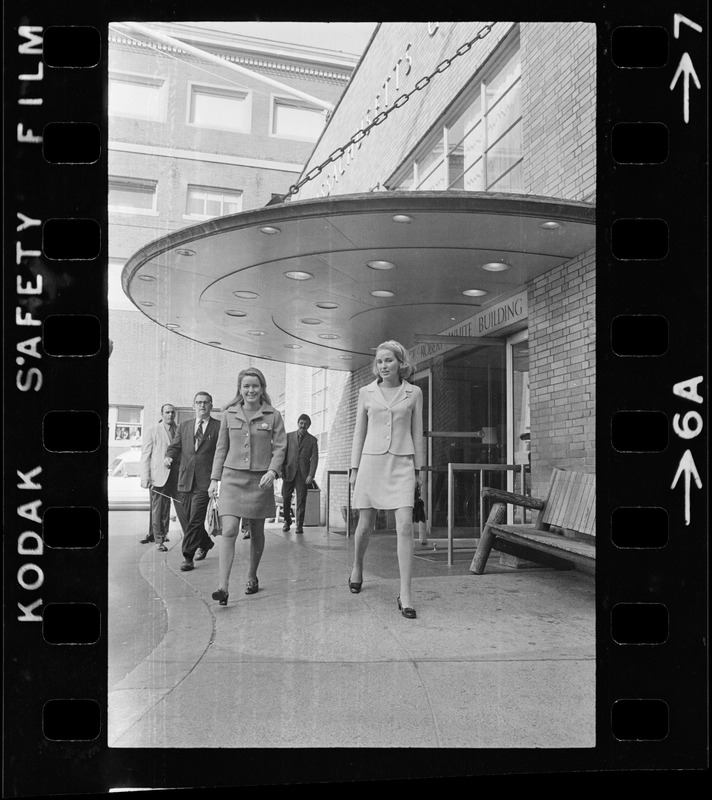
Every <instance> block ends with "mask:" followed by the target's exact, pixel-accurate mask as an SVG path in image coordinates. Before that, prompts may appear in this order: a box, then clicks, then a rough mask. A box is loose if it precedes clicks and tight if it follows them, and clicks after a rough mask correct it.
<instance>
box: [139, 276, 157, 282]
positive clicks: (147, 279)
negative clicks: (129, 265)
mask: <svg viewBox="0 0 712 800" xmlns="http://www.w3.org/2000/svg"><path fill="white" fill-rule="evenodd" d="M138 279H139V280H140V281H155V280H156V279H155V278H154V277H153V275H139V276H138Z"/></svg>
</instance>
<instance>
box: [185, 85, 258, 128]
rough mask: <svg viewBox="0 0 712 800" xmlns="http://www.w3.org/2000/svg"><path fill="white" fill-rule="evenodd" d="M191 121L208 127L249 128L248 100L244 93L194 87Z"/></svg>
mask: <svg viewBox="0 0 712 800" xmlns="http://www.w3.org/2000/svg"><path fill="white" fill-rule="evenodd" d="M190 121H191V122H193V123H194V124H196V125H205V126H206V127H215V128H229V129H230V130H236V131H245V130H246V129H247V102H246V98H245V96H244V95H241V94H228V93H220V92H212V91H208V90H207V89H206V90H202V89H193V93H192V96H191V108H190Z"/></svg>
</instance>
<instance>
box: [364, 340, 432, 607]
mask: <svg viewBox="0 0 712 800" xmlns="http://www.w3.org/2000/svg"><path fill="white" fill-rule="evenodd" d="M373 373H374V375H375V376H376V380H375V381H373V383H369V384H368V386H364V387H363V388H362V389H361V390H360V391H359V395H358V408H357V411H356V428H355V431H354V441H353V448H352V451H351V474H350V482H351V484H352V486H353V487H354V494H353V501H352V505H353V507H354V508H358V509H359V520H358V526H357V528H356V536H355V544H354V564H353V568H352V570H351V575H350V577H349V589H350V590H351V592H352V593H353V594H358V593H359V592H360V591H361V584H362V583H363V558H364V555H365V554H366V548H367V547H368V541H369V538H370V535H371V531H372V530H373V527H374V524H375V521H376V509H379V508H380V509H395V512H396V534H397V543H398V544H397V546H398V567H399V570H400V595H399V596H398V600H397V603H398V609H399V611H400V612H401V614H403V616H404V617H407V618H408V619H415V617H416V613H415V609H414V608H413V604H412V602H411V594H410V583H411V576H412V573H413V503H414V499H415V487H416V484H417V485H418V486H420V490H421V492H422V491H423V482H424V477H425V476H424V473H422V472H421V471H420V468H421V466H422V465H423V393H422V392H421V391H420V388H419V387H418V386H414V385H413V384H411V383H408V382H407V380H406V379H407V378H409V377H410V376H411V375H412V373H413V367H412V365H411V363H410V359H409V357H408V351H407V350H406V349H405V347H403V345H402V344H400V343H399V342H396V341H393V340H391V341H388V342H383V344H381V345H379V346H378V349H377V351H376V357H375V358H374V361H373Z"/></svg>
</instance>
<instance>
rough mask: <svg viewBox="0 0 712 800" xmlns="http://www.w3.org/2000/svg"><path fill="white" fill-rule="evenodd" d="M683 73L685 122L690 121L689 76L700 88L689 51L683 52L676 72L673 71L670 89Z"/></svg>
mask: <svg viewBox="0 0 712 800" xmlns="http://www.w3.org/2000/svg"><path fill="white" fill-rule="evenodd" d="M681 73H684V75H685V77H684V78H683V84H682V85H683V95H682V98H683V117H684V120H685V122H689V121H690V76H692V80H693V81H694V82H695V86H697V88H698V89H701V88H702V87H701V86H700V80H699V78H698V77H697V73H696V72H695V68H694V67H693V66H692V59H691V58H690V55H689V53H683V56H682V58H681V59H680V63H679V65H678V67H677V72H676V73H675V77H674V78H673V79H672V83H671V84H670V91H672V90H673V89H674V88H675V84H676V83H677V79H678V78H679V77H680V74H681Z"/></svg>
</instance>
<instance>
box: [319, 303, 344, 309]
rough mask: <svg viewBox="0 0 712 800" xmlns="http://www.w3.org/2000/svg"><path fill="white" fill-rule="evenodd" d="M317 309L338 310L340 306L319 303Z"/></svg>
mask: <svg viewBox="0 0 712 800" xmlns="http://www.w3.org/2000/svg"><path fill="white" fill-rule="evenodd" d="M316 307H317V308H326V309H331V308H338V307H339V304H338V303H317V304H316Z"/></svg>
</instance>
